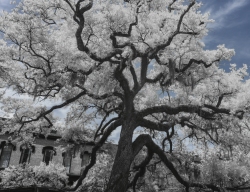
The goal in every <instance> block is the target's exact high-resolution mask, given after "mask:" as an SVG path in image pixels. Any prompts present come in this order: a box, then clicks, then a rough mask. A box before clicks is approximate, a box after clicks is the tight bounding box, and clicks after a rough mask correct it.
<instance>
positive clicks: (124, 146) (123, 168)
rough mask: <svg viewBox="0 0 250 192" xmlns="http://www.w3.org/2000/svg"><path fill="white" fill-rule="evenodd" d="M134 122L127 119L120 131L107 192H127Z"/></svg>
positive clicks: (131, 159) (131, 158)
mask: <svg viewBox="0 0 250 192" xmlns="http://www.w3.org/2000/svg"><path fill="white" fill-rule="evenodd" d="M134 127H135V121H134V120H132V118H128V119H127V120H126V121H124V123H123V125H122V129H121V135H120V140H119V143H118V149H117V153H116V157H115V161H114V164H113V168H112V171H111V176H110V180H109V183H108V188H107V189H108V190H107V191H108V192H118V191H119V192H125V191H127V186H128V178H129V170H130V165H131V163H132V161H133V153H132V151H133V149H132V138H133V131H134Z"/></svg>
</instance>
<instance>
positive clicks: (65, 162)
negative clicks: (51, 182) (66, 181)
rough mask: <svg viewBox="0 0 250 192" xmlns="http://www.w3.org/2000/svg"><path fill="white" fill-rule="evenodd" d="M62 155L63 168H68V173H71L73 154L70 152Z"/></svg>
mask: <svg viewBox="0 0 250 192" xmlns="http://www.w3.org/2000/svg"><path fill="white" fill-rule="evenodd" d="M62 155H63V166H64V167H66V170H67V173H70V168H71V160H72V152H71V151H70V150H69V151H66V152H64V153H63V154H62Z"/></svg>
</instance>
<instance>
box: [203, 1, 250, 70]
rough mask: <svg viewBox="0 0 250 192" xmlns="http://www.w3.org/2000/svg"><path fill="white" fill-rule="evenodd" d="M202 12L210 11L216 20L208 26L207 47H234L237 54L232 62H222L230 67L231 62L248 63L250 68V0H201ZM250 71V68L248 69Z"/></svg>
mask: <svg viewBox="0 0 250 192" xmlns="http://www.w3.org/2000/svg"><path fill="white" fill-rule="evenodd" d="M201 1H202V3H203V6H202V9H201V11H202V12H210V18H212V19H214V20H215V22H214V23H213V24H211V25H209V26H208V28H209V34H208V36H207V37H206V38H205V39H204V40H205V44H206V47H205V48H206V49H215V48H216V46H217V45H218V44H225V45H226V47H228V48H234V49H235V52H236V55H235V56H234V57H233V58H232V60H231V61H230V62H222V63H221V67H223V68H225V69H228V66H229V65H228V64H229V63H236V64H237V66H239V67H240V66H242V64H243V63H245V64H247V65H248V66H249V68H250V20H249V18H250V11H249V10H250V1H249V0H201ZM248 72H250V69H248Z"/></svg>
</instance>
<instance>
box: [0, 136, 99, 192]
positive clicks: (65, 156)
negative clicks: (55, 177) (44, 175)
mask: <svg viewBox="0 0 250 192" xmlns="http://www.w3.org/2000/svg"><path fill="white" fill-rule="evenodd" d="M10 136H11V135H10V134H1V135H0V170H3V169H5V168H7V167H9V166H12V165H14V166H16V165H19V164H23V163H29V165H30V166H36V165H37V166H39V165H40V164H41V162H44V163H45V164H49V163H50V162H53V163H59V164H61V165H63V166H65V167H66V170H67V175H68V176H69V183H68V184H69V185H71V184H73V182H74V181H76V180H77V179H78V178H79V177H80V173H81V170H82V169H83V168H84V167H85V166H86V165H87V164H88V163H89V161H90V156H91V151H92V147H93V146H94V142H82V143H81V144H79V145H72V143H70V142H69V143H66V142H62V141H61V142H56V141H57V140H58V139H60V138H61V137H60V135H59V134H56V133H50V134H49V135H47V137H46V138H45V136H44V135H42V134H39V135H35V140H34V142H33V143H32V145H27V144H20V143H15V142H12V141H10V139H9V137H10ZM12 137H13V136H12ZM69 146H73V147H69ZM63 148H64V150H62V149H63ZM0 173H1V172H0ZM0 179H1V174H0ZM0 191H1V192H2V191H6V189H0ZM7 191H10V190H7ZM13 191H16V190H13ZM17 191H22V190H17ZM23 191H27V192H28V191H32V192H33V191H34V192H38V191H39V192H42V191H44V192H45V191H50V190H41V189H40V190H38V189H34V188H30V189H24V190H23Z"/></svg>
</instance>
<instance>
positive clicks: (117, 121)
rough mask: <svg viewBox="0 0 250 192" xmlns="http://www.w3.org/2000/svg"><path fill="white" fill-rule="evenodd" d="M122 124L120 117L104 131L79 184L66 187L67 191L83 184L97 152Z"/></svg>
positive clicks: (93, 163) (93, 149) (94, 161)
mask: <svg viewBox="0 0 250 192" xmlns="http://www.w3.org/2000/svg"><path fill="white" fill-rule="evenodd" d="M121 124H122V119H118V120H116V121H115V122H113V123H112V124H111V125H109V127H108V128H107V129H106V131H105V132H104V134H103V136H102V138H101V139H100V140H99V141H98V142H97V143H96V144H95V146H94V147H93V148H92V153H91V160H90V163H89V164H88V165H87V166H86V167H85V169H84V171H83V172H82V174H81V176H80V178H79V179H78V181H77V184H76V185H75V187H74V188H72V189H66V191H75V190H76V189H77V188H78V187H79V186H80V185H81V184H82V181H83V180H84V179H85V177H86V176H87V174H88V171H89V170H90V169H91V168H92V167H93V166H94V165H95V163H96V153H97V151H98V150H99V149H100V147H102V146H103V144H104V143H105V141H106V140H107V138H108V137H109V136H110V134H111V133H112V132H113V131H114V130H115V129H116V128H117V127H119V126H121Z"/></svg>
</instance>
